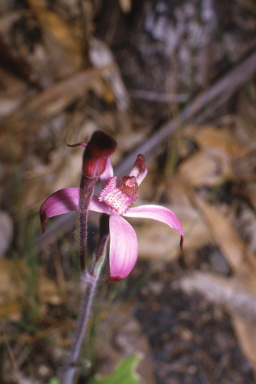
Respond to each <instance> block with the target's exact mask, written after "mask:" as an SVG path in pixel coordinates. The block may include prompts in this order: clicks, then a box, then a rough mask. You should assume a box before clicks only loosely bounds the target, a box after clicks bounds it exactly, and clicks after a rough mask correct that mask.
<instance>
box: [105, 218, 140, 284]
mask: <svg viewBox="0 0 256 384" xmlns="http://www.w3.org/2000/svg"><path fill="white" fill-rule="evenodd" d="M109 229H110V252H109V265H110V278H109V280H108V281H107V283H113V282H115V281H119V280H122V279H124V278H125V277H126V276H127V275H128V274H129V273H130V272H131V270H132V269H133V267H134V264H135V262H136V260H137V256H138V240H137V236H136V233H135V231H134V229H133V227H132V226H131V225H130V224H129V223H128V222H127V221H126V220H124V219H123V218H122V217H121V216H117V215H111V216H110V220H109Z"/></svg>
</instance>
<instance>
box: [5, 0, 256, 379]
mask: <svg viewBox="0 0 256 384" xmlns="http://www.w3.org/2000/svg"><path fill="white" fill-rule="evenodd" d="M255 74H256V3H255V0H182V1H177V0H104V1H103V0H52V1H50V0H0V179H1V184H0V201H1V206H0V330H1V332H0V361H1V364H0V383H3V384H7V383H8V384H11V383H18V384H32V383H33V384H34V383H38V384H58V383H59V381H58V375H59V373H60V369H61V366H62V364H63V362H64V361H65V359H66V358H67V356H68V351H69V349H70V346H71V344H72V337H73V335H74V332H75V327H76V319H77V317H78V314H79V305H80V304H79V299H80V293H81V289H80V286H79V266H78V260H77V248H78V242H77V228H78V227H77V217H76V215H75V214H70V215H63V216H62V217H59V218H57V220H53V221H52V222H49V223H48V228H47V231H46V233H45V234H44V235H41V229H40V221H39V209H40V206H41V204H42V203H43V201H44V200H45V199H46V198H47V197H48V196H49V195H50V194H51V193H53V192H55V191H56V190H58V189H60V188H65V187H71V186H78V185H79V178H80V171H81V160H82V153H83V149H82V147H81V148H79V147H78V148H69V147H67V144H73V143H77V142H81V141H88V140H89V139H90V136H91V135H92V133H93V132H94V131H95V130H98V129H101V130H104V131H105V132H107V133H108V134H110V135H111V136H113V137H114V138H115V139H116V141H117V143H118V148H117V150H116V152H115V153H114V154H113V155H112V157H111V160H112V162H113V165H114V167H115V168H116V174H117V175H118V177H122V176H123V175H125V174H128V173H129V170H130V169H131V168H132V166H133V164H134V161H135V159H136V156H137V154H139V153H142V154H144V155H145V157H146V163H147V166H148V169H149V173H148V175H147V177H146V179H145V180H144V181H143V183H142V184H141V186H140V188H139V192H140V198H139V200H138V202H136V204H137V203H138V204H143V203H154V204H161V205H165V206H167V207H169V208H170V209H172V210H173V211H174V213H175V214H176V215H177V217H178V218H179V220H180V222H181V224H182V226H183V229H184V232H185V241H184V251H183V252H182V253H181V252H180V250H179V236H178V234H177V233H176V232H175V231H172V230H170V228H168V227H167V226H165V225H162V224H160V223H158V222H155V221H151V220H145V221H144V220H142V221H141V220H133V221H131V223H132V224H133V225H134V228H135V230H136V233H137V235H138V239H139V258H138V261H137V264H136V267H135V268H134V270H133V271H132V273H131V275H130V276H129V277H128V278H127V279H126V280H124V281H122V282H120V283H115V284H112V285H110V286H106V285H105V284H104V282H105V281H106V280H107V279H108V274H109V271H108V266H107V265H106V266H105V268H104V273H103V276H102V279H101V281H100V283H99V287H98V291H97V293H96V297H95V305H94V309H93V314H92V318H91V321H90V330H89V333H88V335H87V336H86V339H85V342H84V345H83V351H82V355H81V361H80V367H79V372H78V375H77V378H76V380H77V381H76V382H77V383H79V384H83V383H102V384H104V383H110V384H111V382H114V381H104V376H102V377H103V379H100V378H99V376H97V375H99V374H101V375H108V374H111V372H113V370H114V369H115V367H116V365H117V363H118V362H120V361H125V360H123V359H125V358H127V357H129V356H133V355H134V354H138V353H139V354H140V362H139V363H138V367H137V372H138V374H139V375H140V378H137V379H136V378H135V376H134V377H133V380H135V381H129V382H128V381H125V380H126V379H127V377H128V376H127V375H126V376H125V377H124V379H123V380H119V382H122V383H123V384H126V383H127V384H130V383H141V384H183V383H184V384H214V383H221V384H231V383H232V384H253V383H255V382H256V374H255V373H256V283H255V281H256V259H255V250H256V78H255ZM97 235H98V216H97V215H95V216H94V215H91V220H90V236H89V239H90V240H89V253H92V252H93V250H94V247H95V244H96V242H97ZM95 375H96V376H95ZM131 376H132V374H131ZM110 380H111V378H110Z"/></svg>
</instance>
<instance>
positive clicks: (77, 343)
mask: <svg viewBox="0 0 256 384" xmlns="http://www.w3.org/2000/svg"><path fill="white" fill-rule="evenodd" d="M87 277H88V278H87V279H86V283H87V285H86V289H85V292H84V296H83V298H82V301H81V312H80V316H79V320H78V327H77V331H76V335H75V339H74V342H73V347H72V349H71V352H70V357H69V361H68V368H67V370H66V372H65V373H64V377H63V381H62V384H72V383H73V379H74V376H75V373H76V370H77V360H78V357H79V353H80V348H81V345H82V341H83V338H84V333H85V330H86V327H87V323H88V319H89V315H90V309H91V305H92V299H93V295H94V291H95V287H96V285H97V281H98V276H97V277H95V276H91V275H89V273H87Z"/></svg>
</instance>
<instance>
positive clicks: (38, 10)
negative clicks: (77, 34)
mask: <svg viewBox="0 0 256 384" xmlns="http://www.w3.org/2000/svg"><path fill="white" fill-rule="evenodd" d="M28 3H29V5H30V6H31V8H32V9H33V11H34V12H35V14H36V17H37V19H38V21H39V23H40V26H41V28H42V31H43V37H44V41H45V44H46V47H47V49H48V51H49V54H50V58H51V60H52V62H53V64H54V69H55V75H56V77H57V78H61V77H64V76H67V75H70V74H71V73H73V72H74V71H77V70H79V69H80V68H81V65H82V51H81V45H80V42H79V41H78V40H76V39H75V38H74V37H73V36H72V34H71V29H70V27H69V26H68V25H67V24H66V23H65V22H64V21H63V20H62V19H61V18H60V17H59V16H58V15H57V14H56V13H53V12H51V11H49V10H47V9H46V8H44V7H43V6H42V5H41V3H40V1H38V0H28Z"/></svg>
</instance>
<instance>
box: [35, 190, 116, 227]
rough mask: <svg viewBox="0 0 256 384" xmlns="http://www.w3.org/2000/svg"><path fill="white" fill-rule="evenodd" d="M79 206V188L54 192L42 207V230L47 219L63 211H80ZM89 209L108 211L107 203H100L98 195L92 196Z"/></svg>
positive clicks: (101, 211)
mask: <svg viewBox="0 0 256 384" xmlns="http://www.w3.org/2000/svg"><path fill="white" fill-rule="evenodd" d="M78 207H79V188H65V189H60V190H59V191H57V192H55V193H53V194H52V195H51V196H50V197H48V199H46V200H45V202H44V203H43V204H42V206H41V208H40V218H41V224H42V231H43V232H44V231H45V221H46V220H47V219H49V218H50V217H53V216H58V215H61V214H63V213H67V212H71V211H78ZM89 210H90V211H94V212H100V213H108V208H107V207H106V205H105V204H103V203H100V202H99V200H98V198H97V197H96V196H93V197H92V200H91V201H90V204H89Z"/></svg>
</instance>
